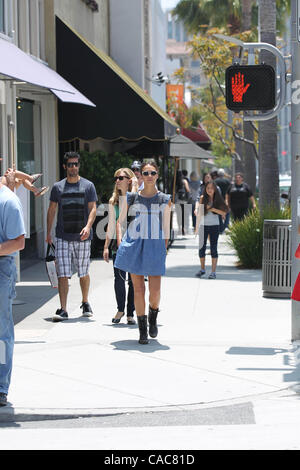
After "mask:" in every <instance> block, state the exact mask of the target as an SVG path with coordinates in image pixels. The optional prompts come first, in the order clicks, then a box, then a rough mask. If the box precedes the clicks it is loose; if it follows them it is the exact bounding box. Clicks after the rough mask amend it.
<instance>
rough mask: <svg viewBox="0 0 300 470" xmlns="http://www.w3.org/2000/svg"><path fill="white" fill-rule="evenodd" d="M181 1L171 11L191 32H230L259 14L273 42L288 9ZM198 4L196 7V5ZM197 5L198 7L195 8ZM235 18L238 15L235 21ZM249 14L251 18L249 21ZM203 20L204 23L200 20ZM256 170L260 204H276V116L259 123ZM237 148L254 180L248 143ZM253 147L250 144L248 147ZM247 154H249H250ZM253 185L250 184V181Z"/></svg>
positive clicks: (233, 1) (247, 0)
mask: <svg viewBox="0 0 300 470" xmlns="http://www.w3.org/2000/svg"><path fill="white" fill-rule="evenodd" d="M256 3H257V2H254V1H251V0H222V1H221V0H180V2H179V3H178V4H177V7H176V8H175V9H174V14H175V15H177V16H178V17H179V18H180V19H181V20H183V21H184V23H185V25H186V26H187V27H188V29H189V31H190V32H194V33H198V34H199V33H200V32H201V31H203V29H204V28H208V27H209V26H216V25H218V26H221V25H222V26H227V27H228V28H229V34H230V35H232V32H233V31H237V30H240V29H242V30H243V31H244V30H247V29H248V28H249V25H250V26H252V29H253V27H256V26H257V17H258V16H259V32H260V41H263V42H268V43H270V44H274V45H275V44H276V28H277V30H279V31H282V30H283V25H284V21H285V16H286V13H288V12H289V11H290V0H259V2H258V8H257V5H256ZM197 5H198V7H197ZM197 8H198V9H197ZM236 17H237V18H240V20H239V21H238V20H237V19H236ZM250 17H251V21H250ZM205 20H206V23H203V22H204V21H205ZM260 61H264V62H266V63H269V64H271V65H273V66H274V64H272V59H270V54H269V53H267V52H263V53H262V54H261V56H260ZM258 129H259V141H260V145H259V156H260V162H259V169H260V206H261V207H262V208H263V207H264V206H265V205H267V204H269V203H270V202H272V203H273V205H274V206H278V205H279V187H278V186H279V185H278V159H277V119H272V120H269V121H260V122H259V128H258ZM244 137H245V142H246V141H249V140H250V141H251V140H253V127H252V128H251V125H250V124H245V127H244ZM237 148H238V149H240V150H239V153H240V152H242V153H244V154H245V155H247V158H246V159H245V162H246V166H245V170H246V173H248V174H249V175H252V176H251V180H253V182H254V176H253V175H254V159H253V155H252V156H251V151H249V146H248V145H246V146H245V145H244V149H243V150H242V148H241V144H240V140H239V141H238V142H237ZM251 149H253V146H252V147H251ZM249 155H250V157H249ZM252 185H253V183H252Z"/></svg>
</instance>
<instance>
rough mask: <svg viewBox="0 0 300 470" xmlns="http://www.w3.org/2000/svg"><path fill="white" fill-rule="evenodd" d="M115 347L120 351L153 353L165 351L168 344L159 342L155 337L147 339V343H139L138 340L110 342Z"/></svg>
mask: <svg viewBox="0 0 300 470" xmlns="http://www.w3.org/2000/svg"><path fill="white" fill-rule="evenodd" d="M110 344H111V345H112V346H114V348H115V349H117V350H121V351H140V352H144V353H153V352H155V351H166V350H168V349H170V348H169V346H166V345H164V344H160V343H159V342H158V341H157V340H155V339H149V344H139V342H138V340H137V339H135V340H123V341H114V342H113V343H110Z"/></svg>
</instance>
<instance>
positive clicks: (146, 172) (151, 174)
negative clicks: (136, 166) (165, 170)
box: [143, 170, 157, 176]
mask: <svg viewBox="0 0 300 470" xmlns="http://www.w3.org/2000/svg"><path fill="white" fill-rule="evenodd" d="M149 175H150V176H155V175H157V171H154V170H153V171H143V176H149Z"/></svg>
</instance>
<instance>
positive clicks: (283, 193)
mask: <svg viewBox="0 0 300 470" xmlns="http://www.w3.org/2000/svg"><path fill="white" fill-rule="evenodd" d="M279 192H280V205H281V206H286V205H287V204H290V203H291V177H290V176H289V175H280V176H279Z"/></svg>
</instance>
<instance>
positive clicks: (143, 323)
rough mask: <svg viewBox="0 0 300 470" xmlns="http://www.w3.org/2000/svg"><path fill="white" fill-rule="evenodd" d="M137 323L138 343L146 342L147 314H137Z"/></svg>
mask: <svg viewBox="0 0 300 470" xmlns="http://www.w3.org/2000/svg"><path fill="white" fill-rule="evenodd" d="M137 319H138V324H139V330H140V339H139V343H140V344H148V343H149V340H148V326H147V315H142V316H138V317H137Z"/></svg>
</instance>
